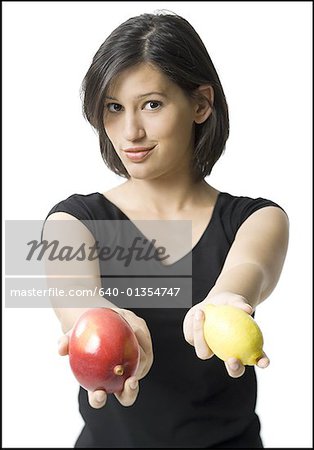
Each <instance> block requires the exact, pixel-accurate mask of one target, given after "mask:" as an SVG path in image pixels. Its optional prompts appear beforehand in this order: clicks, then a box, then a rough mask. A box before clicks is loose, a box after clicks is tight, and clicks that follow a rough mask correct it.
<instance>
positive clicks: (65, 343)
mask: <svg viewBox="0 0 314 450" xmlns="http://www.w3.org/2000/svg"><path fill="white" fill-rule="evenodd" d="M68 352H69V337H68V336H67V335H66V334H64V335H63V336H61V337H60V338H59V340H58V353H59V355H61V356H65V355H67V354H68Z"/></svg>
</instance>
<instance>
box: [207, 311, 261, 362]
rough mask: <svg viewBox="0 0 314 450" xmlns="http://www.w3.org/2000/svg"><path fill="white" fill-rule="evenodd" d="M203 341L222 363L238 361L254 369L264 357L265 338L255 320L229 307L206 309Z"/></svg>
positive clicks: (243, 312)
mask: <svg viewBox="0 0 314 450" xmlns="http://www.w3.org/2000/svg"><path fill="white" fill-rule="evenodd" d="M204 312H205V321H204V337H205V340H206V342H207V345H208V347H209V348H210V349H211V350H212V352H213V353H214V354H215V355H216V356H218V358H220V359H222V360H223V361H227V359H228V358H237V359H239V360H240V361H241V362H242V364H243V365H248V366H254V364H256V362H257V361H258V359H259V358H260V357H261V356H262V355H263V344H264V340H263V335H262V332H261V330H260V328H259V326H258V325H257V323H256V322H255V320H254V319H253V318H252V317H251V316H250V315H249V314H248V313H246V312H245V311H243V310H242V309H240V308H237V307H235V306H230V305H212V304H208V305H206V306H205V308H204Z"/></svg>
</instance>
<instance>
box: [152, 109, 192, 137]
mask: <svg viewBox="0 0 314 450" xmlns="http://www.w3.org/2000/svg"><path fill="white" fill-rule="evenodd" d="M192 129H193V120H192V119H191V118H190V117H187V115H186V114H178V112H171V111H169V113H168V114H165V115H163V116H160V117H159V118H158V120H151V121H149V123H147V126H146V131H147V132H148V134H149V135H150V137H154V138H156V139H157V140H160V141H162V140H167V141H170V140H171V141H179V142H182V141H186V140H189V138H190V136H191V133H192Z"/></svg>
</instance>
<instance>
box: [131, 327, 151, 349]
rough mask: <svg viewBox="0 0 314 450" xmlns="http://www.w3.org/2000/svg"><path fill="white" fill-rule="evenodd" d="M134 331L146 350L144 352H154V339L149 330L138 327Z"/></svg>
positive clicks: (141, 345)
mask: <svg viewBox="0 0 314 450" xmlns="http://www.w3.org/2000/svg"><path fill="white" fill-rule="evenodd" d="M134 333H135V336H136V338H137V341H138V343H139V345H140V347H142V349H143V350H144V353H152V351H153V347H152V340H151V336H150V334H149V332H148V330H147V331H146V330H143V329H142V328H138V329H137V330H134Z"/></svg>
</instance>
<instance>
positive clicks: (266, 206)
mask: <svg viewBox="0 0 314 450" xmlns="http://www.w3.org/2000/svg"><path fill="white" fill-rule="evenodd" d="M219 215H220V217H221V220H222V221H223V223H224V225H225V229H226V230H227V231H228V234H229V233H230V236H233V237H234V236H235V234H236V233H237V231H238V229H239V228H240V227H242V226H243V225H244V224H246V225H247V224H251V223H263V224H265V222H266V221H267V222H270V221H274V222H275V223H278V224H279V225H280V226H282V227H284V228H286V227H287V225H288V216H287V213H286V211H285V209H284V208H283V207H282V206H281V205H279V204H278V203H277V202H275V201H274V200H271V199H269V198H264V197H250V196H242V195H241V196H239V195H232V194H229V193H227V192H222V193H221V194H220V208H219Z"/></svg>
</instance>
